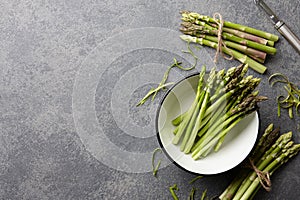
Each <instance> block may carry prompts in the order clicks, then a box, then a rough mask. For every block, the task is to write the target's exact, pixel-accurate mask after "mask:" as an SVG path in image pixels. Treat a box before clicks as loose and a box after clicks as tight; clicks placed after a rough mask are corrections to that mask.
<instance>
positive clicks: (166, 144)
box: [156, 73, 259, 174]
mask: <svg viewBox="0 0 300 200" xmlns="http://www.w3.org/2000/svg"><path fill="white" fill-rule="evenodd" d="M198 80H199V74H198V73H197V74H192V75H190V76H188V77H186V78H184V79H182V80H180V81H178V82H177V83H176V84H174V85H173V86H172V87H171V88H170V89H169V90H168V91H167V92H166V94H165V96H164V97H163V99H162V101H161V103H160V105H159V107H158V111H157V116H156V130H157V138H158V141H159V144H160V145H161V148H162V149H163V151H164V152H165V154H166V155H167V156H168V158H169V159H170V160H171V161H172V162H174V163H175V164H176V165H178V166H179V167H181V168H183V169H185V170H187V171H189V172H193V173H197V174H218V173H221V172H225V171H227V170H230V169H232V168H234V167H235V166H237V165H238V164H240V163H241V162H242V161H243V160H244V159H245V158H246V157H247V156H248V154H249V153H250V151H251V150H252V148H253V146H254V144H255V141H256V139H257V135H258V130H259V116H258V112H253V113H251V114H250V115H248V116H246V117H245V118H244V119H243V120H241V121H240V122H239V123H238V124H237V125H236V126H235V127H234V128H233V129H231V131H230V132H229V133H228V134H227V135H226V137H225V140H224V143H223V144H222V146H221V148H220V149H219V151H217V152H214V151H212V152H211V153H210V154H208V155H207V156H206V157H204V158H201V159H198V160H194V159H193V158H192V157H191V154H185V153H183V152H181V151H180V148H179V146H180V143H179V144H178V145H174V144H172V139H173V137H174V134H173V130H174V129H175V126H173V125H172V120H173V119H175V118H176V117H177V116H178V115H179V114H182V113H184V112H185V111H186V110H187V109H188V108H189V107H190V106H191V104H192V102H193V100H194V98H195V96H196V89H197V84H198Z"/></svg>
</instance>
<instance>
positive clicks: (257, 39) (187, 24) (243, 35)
mask: <svg viewBox="0 0 300 200" xmlns="http://www.w3.org/2000/svg"><path fill="white" fill-rule="evenodd" d="M182 20H183V22H182V24H181V25H182V26H184V27H186V28H189V27H193V26H195V25H198V26H201V27H202V28H201V29H202V30H203V29H210V30H217V29H218V25H217V24H215V23H209V24H207V23H206V22H203V21H200V20H197V19H189V18H184V17H183V18H182ZM191 21H193V23H191ZM201 29H200V30H201ZM222 32H227V33H231V34H233V35H235V36H237V37H240V38H244V39H247V40H251V41H254V42H257V43H259V44H263V45H269V46H271V47H273V46H274V41H271V40H267V39H265V38H262V37H259V36H256V35H253V34H249V33H246V32H243V31H239V30H236V29H233V28H228V27H224V26H223V27H222Z"/></svg>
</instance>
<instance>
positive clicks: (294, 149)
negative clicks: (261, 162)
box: [240, 144, 300, 200]
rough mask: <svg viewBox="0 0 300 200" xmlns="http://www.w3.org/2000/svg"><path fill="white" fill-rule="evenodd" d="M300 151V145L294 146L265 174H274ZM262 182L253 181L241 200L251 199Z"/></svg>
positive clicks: (269, 167) (265, 170) (268, 167)
mask: <svg viewBox="0 0 300 200" xmlns="http://www.w3.org/2000/svg"><path fill="white" fill-rule="evenodd" d="M299 150H300V144H296V145H293V146H292V147H291V148H289V149H287V151H286V152H283V153H282V154H281V155H280V156H279V157H278V158H276V159H275V160H274V161H273V162H271V163H270V164H269V165H268V166H267V167H266V168H265V169H264V170H263V172H265V173H268V172H271V174H273V173H274V171H275V170H277V169H278V168H279V167H280V166H281V165H282V164H284V163H285V162H287V161H288V160H289V159H290V158H291V157H293V156H295V155H297V153H298V152H299ZM259 184H260V180H259V178H258V177H257V178H256V179H255V180H253V181H252V183H251V185H250V186H249V187H248V188H247V190H246V191H245V193H244V194H243V195H242V196H241V198H240V199H241V200H247V199H249V198H250V197H251V195H252V193H253V192H254V191H255V189H256V188H257V187H258V186H259Z"/></svg>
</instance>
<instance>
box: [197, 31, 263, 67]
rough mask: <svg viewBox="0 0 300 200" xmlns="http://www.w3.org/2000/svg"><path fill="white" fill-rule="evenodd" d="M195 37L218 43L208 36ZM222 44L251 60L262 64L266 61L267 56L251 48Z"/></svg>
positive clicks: (225, 42) (228, 43)
mask: <svg viewBox="0 0 300 200" xmlns="http://www.w3.org/2000/svg"><path fill="white" fill-rule="evenodd" d="M197 37H201V38H204V39H207V40H209V41H212V42H218V38H217V37H215V36H210V35H205V34H197ZM223 42H224V44H225V45H226V46H227V47H231V48H233V49H236V50H238V51H240V52H242V53H244V54H246V55H248V56H250V57H251V58H253V59H255V60H257V61H258V62H260V63H264V61H265V59H266V55H267V54H266V53H264V52H262V51H259V50H256V49H253V48H249V47H248V46H244V45H240V44H238V43H235V42H230V41H226V40H225V41H223Z"/></svg>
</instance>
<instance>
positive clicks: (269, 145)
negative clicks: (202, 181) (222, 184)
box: [219, 124, 300, 200]
mask: <svg viewBox="0 0 300 200" xmlns="http://www.w3.org/2000/svg"><path fill="white" fill-rule="evenodd" d="M291 138H292V132H288V133H285V134H282V135H281V136H279V129H278V128H277V129H273V124H270V125H269V126H268V127H267V128H266V129H265V132H264V134H263V135H262V137H261V138H260V140H259V142H258V144H257V145H256V147H255V149H254V151H253V153H251V156H250V159H249V160H248V162H249V163H251V167H244V168H241V169H240V172H239V173H238V175H237V176H236V178H235V179H234V180H233V181H232V182H231V184H230V185H229V186H228V187H227V188H226V189H225V191H224V192H223V193H222V194H221V195H220V196H219V199H221V200H231V199H233V200H240V199H241V200H242V199H252V198H253V197H254V195H255V194H256V192H257V191H258V190H259V189H260V187H262V186H263V187H264V188H265V189H266V190H267V191H270V189H271V182H270V176H271V175H272V174H273V173H274V172H275V171H276V170H277V169H278V168H279V167H280V166H281V165H282V164H284V163H286V162H287V161H288V160H289V159H290V158H291V157H293V156H295V155H297V153H298V152H299V150H300V144H294V142H293V141H292V140H291ZM249 163H248V165H249ZM244 166H246V165H244Z"/></svg>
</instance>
